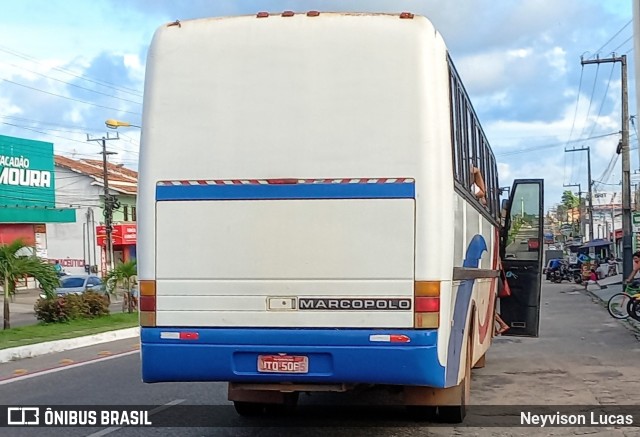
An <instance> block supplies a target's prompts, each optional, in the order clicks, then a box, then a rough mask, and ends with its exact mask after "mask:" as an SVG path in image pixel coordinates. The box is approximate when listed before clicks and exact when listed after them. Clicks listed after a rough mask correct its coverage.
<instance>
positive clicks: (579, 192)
mask: <svg viewBox="0 0 640 437" xmlns="http://www.w3.org/2000/svg"><path fill="white" fill-rule="evenodd" d="M563 187H578V211H579V212H578V213H579V215H580V237H582V238H584V208H583V207H582V194H583V193H582V186H581V185H580V184H566V185H563Z"/></svg>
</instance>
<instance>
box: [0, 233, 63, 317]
mask: <svg viewBox="0 0 640 437" xmlns="http://www.w3.org/2000/svg"><path fill="white" fill-rule="evenodd" d="M25 276H31V277H33V278H35V279H36V281H38V283H39V284H40V287H41V288H42V291H43V292H44V294H45V295H46V296H47V298H52V297H53V296H54V295H55V290H56V287H58V286H59V281H58V275H57V274H56V271H55V269H54V268H53V266H52V265H51V264H49V263H48V262H46V261H45V260H42V259H40V258H38V257H36V256H35V251H34V250H33V248H31V247H29V246H28V245H27V244H26V243H25V242H24V241H23V240H22V239H17V240H14V241H13V242H11V243H9V244H0V283H1V284H2V287H3V289H4V310H3V319H4V321H3V328H4V329H9V328H11V313H10V308H9V300H10V298H11V296H12V295H13V294H14V293H15V287H16V283H17V282H18V281H19V280H21V279H23V278H24V277H25Z"/></svg>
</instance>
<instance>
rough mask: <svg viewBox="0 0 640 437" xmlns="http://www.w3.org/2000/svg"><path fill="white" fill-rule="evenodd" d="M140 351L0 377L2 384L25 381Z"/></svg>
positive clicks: (135, 352)
mask: <svg viewBox="0 0 640 437" xmlns="http://www.w3.org/2000/svg"><path fill="white" fill-rule="evenodd" d="M139 353H140V351H127V352H122V353H119V354H115V355H110V356H108V357H100V358H91V359H89V360H86V361H80V362H79V363H75V364H69V365H68V366H62V367H54V368H52V369H45V370H40V371H37V372H34V373H29V374H27V375H22V376H15V377H11V376H10V377H9V378H6V379H0V385H5V384H11V383H12V382H17V381H24V380H25V379H29V378H35V377H36V376H43V375H49V374H51V373H57V372H62V371H63V370H69V369H73V368H76V367H80V366H86V365H87V364H93V363H100V362H102V361H107V360H113V359H114V358H120V357H124V356H127V355H133V354H139Z"/></svg>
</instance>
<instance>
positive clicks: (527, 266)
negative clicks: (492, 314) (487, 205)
mask: <svg viewBox="0 0 640 437" xmlns="http://www.w3.org/2000/svg"><path fill="white" fill-rule="evenodd" d="M543 185H544V184H543V180H542V179H516V180H515V181H514V183H513V187H512V188H511V192H510V196H509V200H508V202H507V203H506V208H503V214H506V215H505V216H504V226H503V228H502V230H501V238H500V257H501V259H502V268H503V270H504V272H505V276H506V280H507V284H508V289H509V290H510V295H509V296H505V297H502V298H501V299H500V317H502V320H504V321H505V323H506V324H507V325H508V326H509V328H510V329H509V330H508V331H506V332H505V333H504V334H503V335H514V336H527V337H537V336H538V330H539V327H540V287H541V274H542V250H541V248H542V247H543V245H542V244H540V242H541V241H542V238H543V226H544V209H543V193H544V191H543Z"/></svg>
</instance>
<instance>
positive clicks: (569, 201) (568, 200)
mask: <svg viewBox="0 0 640 437" xmlns="http://www.w3.org/2000/svg"><path fill="white" fill-rule="evenodd" d="M562 204H563V205H564V206H565V207H566V208H567V209H572V208H577V207H578V206H580V198H579V197H577V196H576V195H575V194H573V193H572V192H571V191H569V190H566V191H564V192H563V193H562Z"/></svg>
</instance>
